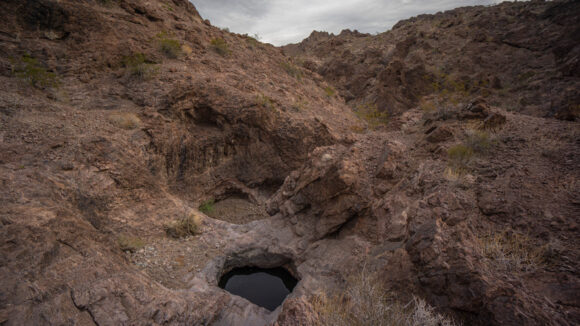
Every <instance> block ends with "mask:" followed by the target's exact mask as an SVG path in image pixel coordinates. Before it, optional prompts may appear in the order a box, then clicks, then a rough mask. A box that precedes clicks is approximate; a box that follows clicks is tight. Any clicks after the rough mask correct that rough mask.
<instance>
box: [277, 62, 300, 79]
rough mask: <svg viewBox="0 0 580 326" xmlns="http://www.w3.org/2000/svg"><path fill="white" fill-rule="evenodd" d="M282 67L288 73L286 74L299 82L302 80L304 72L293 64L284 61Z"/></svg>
mask: <svg viewBox="0 0 580 326" xmlns="http://www.w3.org/2000/svg"><path fill="white" fill-rule="evenodd" d="M280 67H282V69H284V71H286V73H287V74H288V75H290V76H292V77H294V78H296V79H298V80H299V81H300V80H302V70H301V69H300V68H298V67H296V66H295V65H294V64H293V63H292V62H289V61H283V62H281V63H280Z"/></svg>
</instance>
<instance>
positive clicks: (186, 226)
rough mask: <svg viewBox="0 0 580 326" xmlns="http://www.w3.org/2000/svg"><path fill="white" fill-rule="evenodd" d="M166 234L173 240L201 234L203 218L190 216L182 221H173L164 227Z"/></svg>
mask: <svg viewBox="0 0 580 326" xmlns="http://www.w3.org/2000/svg"><path fill="white" fill-rule="evenodd" d="M163 228H164V229H165V233H166V234H167V235H168V236H170V237H173V238H184V237H187V236H190V235H196V234H200V233H201V217H200V216H198V215H196V214H190V215H188V216H187V217H184V218H182V219H180V220H177V221H173V222H171V223H168V224H165V225H164V226H163Z"/></svg>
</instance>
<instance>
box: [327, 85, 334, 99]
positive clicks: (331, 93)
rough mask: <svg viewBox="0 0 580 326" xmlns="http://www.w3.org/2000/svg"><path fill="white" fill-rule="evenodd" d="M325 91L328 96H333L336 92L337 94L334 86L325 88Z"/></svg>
mask: <svg viewBox="0 0 580 326" xmlns="http://www.w3.org/2000/svg"><path fill="white" fill-rule="evenodd" d="M324 93H326V96H328V97H333V96H334V94H336V91H335V90H334V88H332V87H330V86H327V87H325V88H324Z"/></svg>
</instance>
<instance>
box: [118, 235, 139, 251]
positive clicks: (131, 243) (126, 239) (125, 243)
mask: <svg viewBox="0 0 580 326" xmlns="http://www.w3.org/2000/svg"><path fill="white" fill-rule="evenodd" d="M117 244H118V245H119V248H120V249H121V250H122V251H128V252H135V251H137V250H139V249H141V248H143V247H144V246H145V241H143V240H142V239H141V238H139V237H133V236H128V235H121V236H119V238H118V239H117Z"/></svg>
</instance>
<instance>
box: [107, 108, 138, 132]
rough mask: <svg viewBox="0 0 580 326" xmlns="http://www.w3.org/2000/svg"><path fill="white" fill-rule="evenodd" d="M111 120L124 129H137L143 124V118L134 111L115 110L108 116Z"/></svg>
mask: <svg viewBox="0 0 580 326" xmlns="http://www.w3.org/2000/svg"><path fill="white" fill-rule="evenodd" d="M108 119H109V121H110V122H111V123H112V124H114V125H115V126H117V127H119V128H123V129H127V130H130V129H135V128H137V127H140V126H141V119H139V117H138V116H137V115H136V114H135V113H132V112H115V113H111V114H110V115H109V116H108Z"/></svg>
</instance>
